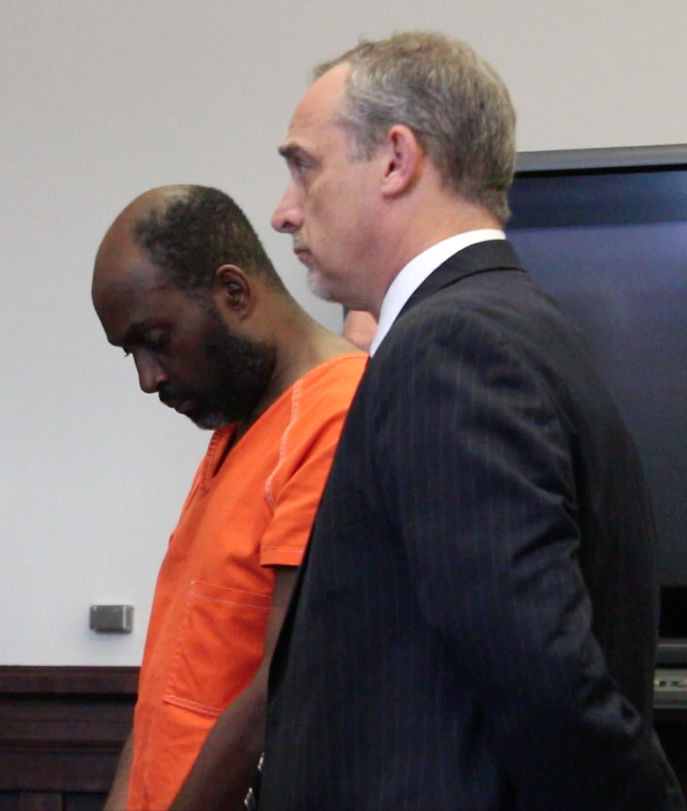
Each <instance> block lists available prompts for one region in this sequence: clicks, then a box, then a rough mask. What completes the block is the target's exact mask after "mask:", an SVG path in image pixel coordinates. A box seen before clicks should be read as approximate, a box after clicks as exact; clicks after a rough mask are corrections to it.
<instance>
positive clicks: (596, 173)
mask: <svg viewBox="0 0 687 811" xmlns="http://www.w3.org/2000/svg"><path fill="white" fill-rule="evenodd" d="M510 204H511V209H512V211H513V216H512V219H511V221H510V223H509V225H508V228H507V231H508V236H509V238H510V239H511V241H512V242H513V243H514V245H515V247H516V250H517V251H518V253H519V255H520V257H521V259H522V260H523V263H524V264H525V267H526V268H527V269H528V270H529V271H530V272H531V273H532V275H533V277H534V278H535V279H536V280H537V281H538V282H539V284H540V285H541V286H542V287H543V288H544V289H546V290H548V291H549V292H551V293H552V294H553V295H554V296H555V298H557V299H558V301H559V302H560V304H561V307H562V308H563V309H564V310H565V311H566V312H567V313H568V314H569V316H570V318H571V319H572V320H573V321H574V322H576V323H577V324H578V326H579V327H580V328H581V330H582V332H583V333H584V334H585V336H586V338H587V341H588V343H589V345H590V346H591V348H592V351H593V352H594V354H595V355H596V358H597V361H598V363H599V365H600V367H601V369H602V371H603V374H604V375H605V378H606V380H607V382H608V386H609V388H610V389H611V391H612V393H613V394H614V396H615V399H616V401H617V403H618V405H619V407H620V410H621V412H622V413H623V415H624V417H625V420H626V422H627V424H628V426H629V428H630V430H631V431H632V433H633V435H634V437H635V440H636V442H637V445H638V447H639V451H640V454H641V456H642V459H643V462H644V468H645V472H646V476H647V479H648V482H649V486H650V488H651V493H652V498H653V503H654V510H655V513H656V525H657V531H658V541H659V567H660V577H661V584H662V586H663V588H664V597H665V593H666V592H667V591H670V592H675V590H676V589H679V590H680V591H684V592H685V593H686V596H687V145H681V146H675V147H646V148H644V147H634V148H627V149H592V150H574V151H563V152H536V153H534V152H533V153H521V154H520V155H519V157H518V166H517V172H516V179H515V182H514V184H513V188H512V192H511V195H510ZM669 597H670V595H669ZM667 602H668V601H665V600H664V603H665V604H666V606H667ZM664 613H665V612H664ZM679 613H680V614H681V615H683V614H684V616H682V617H681V618H679V619H678V622H681V623H682V626H681V627H679V628H677V629H676V628H675V627H674V618H672V617H667V616H663V614H662V620H661V621H662V626H663V628H662V635H669V636H683V637H687V610H685V611H684V612H683V611H680V612H679ZM668 625H670V628H667V627H666V626H668Z"/></svg>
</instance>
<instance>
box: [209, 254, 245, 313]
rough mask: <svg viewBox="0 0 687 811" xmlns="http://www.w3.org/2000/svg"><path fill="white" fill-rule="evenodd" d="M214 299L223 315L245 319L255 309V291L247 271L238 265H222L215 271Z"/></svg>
mask: <svg viewBox="0 0 687 811" xmlns="http://www.w3.org/2000/svg"><path fill="white" fill-rule="evenodd" d="M212 298H213V301H214V302H215V305H216V306H217V308H218V309H219V311H220V312H221V313H227V314H233V315H234V316H238V317H239V318H244V317H245V316H246V315H248V313H250V311H251V309H252V308H253V301H254V291H253V287H252V284H251V281H250V280H249V278H248V276H247V275H246V273H245V271H243V270H241V268H240V267H237V266H236V265H222V266H221V267H218V268H217V270H216V271H215V280H214V282H213V285H212Z"/></svg>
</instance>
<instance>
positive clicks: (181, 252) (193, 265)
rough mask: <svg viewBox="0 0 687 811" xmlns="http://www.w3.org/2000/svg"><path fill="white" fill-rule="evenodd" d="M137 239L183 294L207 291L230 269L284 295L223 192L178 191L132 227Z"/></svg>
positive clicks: (248, 227)
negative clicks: (221, 272)
mask: <svg viewBox="0 0 687 811" xmlns="http://www.w3.org/2000/svg"><path fill="white" fill-rule="evenodd" d="M133 237H134V240H135V241H136V242H137V244H138V245H140V246H141V247H142V248H144V249H145V250H146V251H147V252H148V254H149V255H150V258H151V259H152V261H153V262H154V263H155V264H156V265H158V266H159V267H161V268H164V269H165V270H166V271H167V272H168V273H169V276H170V279H171V281H172V283H173V284H176V285H177V286H178V287H179V288H181V289H183V290H188V291H194V292H202V291H203V290H209V289H210V287H211V286H212V283H213V280H214V278H215V271H216V270H217V268H218V267H220V266H221V265H225V264H231V265H237V266H238V267H240V268H241V269H242V270H245V271H246V272H247V273H253V274H255V275H256V276H259V277H260V279H261V280H262V281H263V282H264V283H265V284H267V285H269V286H270V287H272V288H274V289H275V290H277V291H279V292H282V293H286V288H285V287H284V283H283V282H282V280H281V279H280V278H279V276H278V275H277V272H276V271H275V269H274V266H273V265H272V262H271V261H270V259H269V257H268V256H267V254H266V253H265V250H264V248H263V247H262V243H261V242H260V239H259V238H258V235H257V234H256V233H255V231H254V230H253V227H252V225H251V224H250V222H249V221H248V218H247V217H246V215H245V214H244V213H243V211H241V209H240V208H239V206H238V205H236V203H235V202H234V201H233V200H232V199H231V197H229V195H228V194H225V193H224V192H222V191H220V190H219V189H214V188H211V187H209V186H194V185H187V186H180V187H179V190H178V193H172V194H171V195H170V196H169V197H166V198H165V199H163V201H162V202H161V203H160V204H159V205H158V206H153V207H152V208H151V210H150V211H149V212H148V214H146V216H145V217H142V218H141V219H139V220H138V221H137V222H136V223H135V224H134V227H133Z"/></svg>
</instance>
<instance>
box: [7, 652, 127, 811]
mask: <svg viewBox="0 0 687 811" xmlns="http://www.w3.org/2000/svg"><path fill="white" fill-rule="evenodd" d="M137 680H138V669H137V668H133V667H0V811H91V809H100V808H101V807H102V803H103V800H104V797H105V795H106V794H107V791H108V790H109V788H110V785H111V782H112V777H113V774H114V769H115V765H116V763H117V758H118V756H119V751H120V749H121V747H122V744H123V743H124V741H125V739H126V737H127V735H128V733H129V730H130V728H131V718H132V714H133V706H134V703H135V701H136V684H137Z"/></svg>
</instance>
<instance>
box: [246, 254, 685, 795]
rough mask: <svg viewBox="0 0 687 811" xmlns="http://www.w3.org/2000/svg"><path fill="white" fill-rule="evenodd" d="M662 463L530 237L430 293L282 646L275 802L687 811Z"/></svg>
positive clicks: (455, 272) (345, 458)
mask: <svg viewBox="0 0 687 811" xmlns="http://www.w3.org/2000/svg"><path fill="white" fill-rule="evenodd" d="M654 572H655V561H654V551H653V530H652V522H651V514H650V506H649V504H648V501H647V498H646V494H645V488H644V483H643V479H642V474H641V470H640V467H639V463H638V460H637V458H636V453H635V450H634V447H633V444H632V442H631V440H630V438H629V437H628V435H627V433H626V431H625V429H624V427H623V425H622V423H621V421H620V419H619V416H618V414H617V411H616V409H615V406H614V404H613V403H612V401H611V399H610V397H609V396H608V395H607V393H606V391H605V388H604V386H603V384H602V383H601V381H600V380H599V379H598V377H597V375H596V372H595V370H594V368H593V365H592V363H591V361H590V360H589V358H588V356H587V351H586V349H585V347H584V345H583V343H582V341H581V339H580V337H579V335H578V334H577V333H576V331H575V330H574V329H573V328H572V327H570V326H569V325H568V324H567V323H566V322H565V321H564V320H563V319H562V317H561V315H560V314H559V312H558V310H557V309H556V307H555V305H554V304H553V303H552V302H551V301H550V300H549V299H548V298H547V297H545V296H544V295H543V294H542V293H541V292H540V291H538V290H537V289H536V288H535V287H534V285H533V284H532V282H531V280H530V279H529V277H528V276H527V274H525V273H523V272H521V270H520V269H519V267H518V261H517V257H515V255H514V253H513V252H512V249H511V248H510V246H509V245H508V244H507V243H503V242H489V243H483V244H481V245H476V246H473V247H471V248H468V249H466V250H464V251H461V252H460V253H458V254H456V255H455V256H454V257H452V258H451V259H450V260H449V261H448V262H447V263H445V264H444V265H443V266H442V267H441V268H439V269H438V270H437V271H435V273H434V274H432V276H430V277H429V279H428V280H427V281H426V282H425V283H424V284H423V285H422V286H421V287H420V288H419V289H418V291H416V293H415V294H414V295H413V297H412V298H411V300H410V301H409V302H408V304H407V305H406V308H405V309H404V311H403V312H402V314H401V316H400V317H399V318H398V320H397V321H396V323H395V324H394V326H393V328H392V329H391V331H390V332H389V334H388V335H387V337H386V338H385V340H384V341H383V343H382V345H381V346H380V348H379V350H378V352H377V353H376V355H375V356H374V358H373V359H372V360H371V361H370V363H369V365H368V369H367V372H366V374H365V376H364V378H363V382H362V384H361V386H360V388H359V391H358V394H357V395H356V398H355V400H354V403H353V406H352V407H351V410H350V412H349V416H348V420H347V423H346V427H345V429H344V433H343V435H342V439H341V442H340V445H339V449H338V452H337V455H336V458H335V461H334V465H333V468H332V472H331V475H330V478H329V482H328V484H327V487H326V489H325V493H324V495H323V499H322V503H321V506H320V510H319V512H318V516H317V519H316V522H315V526H314V529H313V536H312V538H311V542H310V547H309V552H308V557H307V562H306V564H305V566H304V567H303V569H302V572H301V577H300V580H299V584H298V587H297V592H296V598H295V599H294V601H293V602H292V605H291V607H290V611H289V614H288V616H287V620H286V623H285V626H284V629H283V632H282V635H281V638H280V641H279V645H278V647H277V651H276V653H275V657H274V660H273V666H272V672H271V678H270V695H271V698H270V705H269V711H268V732H267V748H266V752H267V755H266V762H265V772H264V775H263V782H262V788H261V790H262V799H261V804H260V808H261V811H274V810H275V809H279V810H280V811H282V810H283V811H286V810H287V809H290V810H295V809H313V811H315V809H317V811H325V809H356V811H359V810H360V809H380V810H384V811H402V810H403V809H409V810H410V809H416V810H417V811H429V810H430V809H431V811H437V810H438V809H457V810H460V811H492V810H493V809H499V810H502V809H521V810H522V811H566V810H567V809H571V810H572V809H577V810H579V811H594V810H595V809H604V811H612V809H638V810H639V809H642V810H644V809H646V811H657V810H658V809H668V808H681V807H683V806H682V803H681V800H680V798H679V796H676V797H674V799H672V800H671V799H669V798H668V794H670V793H671V792H672V791H673V789H672V788H671V789H670V790H669V789H668V788H667V787H668V786H669V784H671V781H672V775H671V773H670V770H669V767H668V766H667V764H666V763H665V760H664V758H663V755H662V753H661V751H660V748H659V747H658V745H657V744H656V741H655V737H654V736H652V732H651V683H652V677H653V650H654V646H655V626H656V602H657V599H656V597H657V588H656V580H655V574H654Z"/></svg>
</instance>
